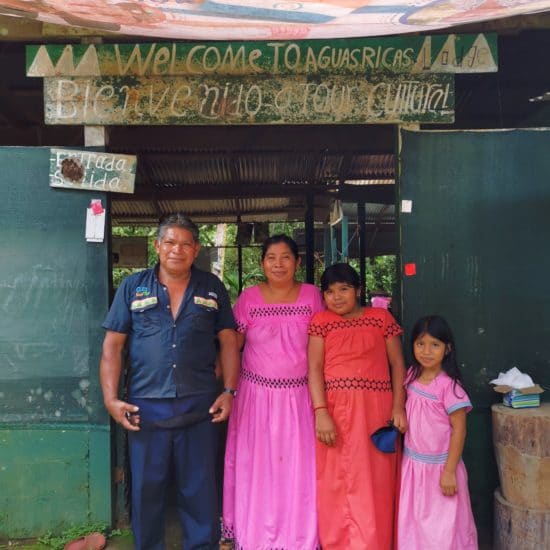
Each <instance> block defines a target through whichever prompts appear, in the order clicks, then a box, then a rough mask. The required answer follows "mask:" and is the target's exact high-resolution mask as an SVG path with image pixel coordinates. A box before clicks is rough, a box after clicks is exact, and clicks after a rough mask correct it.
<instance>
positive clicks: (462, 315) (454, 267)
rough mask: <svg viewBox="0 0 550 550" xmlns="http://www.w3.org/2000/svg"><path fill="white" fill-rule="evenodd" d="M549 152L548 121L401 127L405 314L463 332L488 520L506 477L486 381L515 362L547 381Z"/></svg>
mask: <svg viewBox="0 0 550 550" xmlns="http://www.w3.org/2000/svg"><path fill="white" fill-rule="evenodd" d="M548 151H550V131H537V130H507V131H478V132H473V131H472V132H468V131H465V132H447V131H433V132H432V131H430V132H427V131H425V132H408V131H404V132H402V151H401V167H400V168H401V174H402V176H401V178H400V182H399V200H400V201H401V200H412V201H413V204H412V212H411V213H410V214H406V213H401V214H400V216H399V223H400V231H401V236H400V238H401V259H402V263H403V264H406V263H414V264H416V275H415V276H410V277H407V276H405V275H403V282H402V292H403V304H404V308H403V321H404V325H405V327H406V328H407V329H409V330H410V328H411V327H412V324H413V323H414V322H415V321H416V319H417V318H418V317H420V316H422V315H426V314H429V313H440V314H442V315H444V316H445V317H446V318H447V319H448V320H449V322H450V324H451V326H452V328H453V331H454V333H455V338H456V341H457V351H458V357H459V361H460V363H461V366H462V370H463V373H464V376H465V379H466V384H467V387H468V390H469V392H470V395H471V397H472V399H473V402H474V405H475V410H474V412H472V413H471V414H469V415H468V417H469V418H468V430H469V432H468V438H467V443H466V448H465V452H464V460H465V462H466V465H467V467H468V473H469V477H470V488H471V495H472V503H473V507H474V514H475V516H476V520H477V522H478V524H479V525H480V526H481V527H482V528H485V529H487V528H490V526H491V524H492V513H493V490H494V488H495V487H496V486H497V485H498V474H497V470H496V465H495V461H494V456H493V447H492V435H491V415H490V406H491V404H492V403H495V402H497V401H499V397H498V395H497V394H496V393H495V392H494V391H493V390H492V387H491V386H490V385H489V380H491V379H493V378H496V376H497V375H498V373H499V371H505V370H508V369H509V368H511V367H513V366H517V367H518V368H519V369H520V370H522V371H524V372H527V373H529V374H530V375H531V376H532V377H533V378H534V380H535V381H536V382H539V383H540V384H543V385H545V386H546V387H548V385H549V384H550V368H549V364H550V293H549V292H548V273H549V271H550V255H549V254H548V253H547V251H548V235H549V234H550V218H549V217H548V212H549V208H550V186H549V185H548V175H549V174H550V155H549V154H548ZM407 337H408V334H407ZM407 346H408V342H407ZM543 395H544V394H543ZM546 398H548V395H546Z"/></svg>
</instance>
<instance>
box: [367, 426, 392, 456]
mask: <svg viewBox="0 0 550 550" xmlns="http://www.w3.org/2000/svg"><path fill="white" fill-rule="evenodd" d="M398 435H399V430H398V429H397V428H396V427H395V426H393V424H390V425H389V426H384V427H382V428H379V429H378V430H376V431H375V432H374V433H373V434H372V435H371V436H370V438H371V440H372V442H373V443H374V444H375V446H376V448H377V449H378V450H379V451H382V452H383V453H395V451H396V444H397V436H398Z"/></svg>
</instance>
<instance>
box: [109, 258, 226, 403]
mask: <svg viewBox="0 0 550 550" xmlns="http://www.w3.org/2000/svg"><path fill="white" fill-rule="evenodd" d="M103 328H105V329H108V330H112V331H115V332H121V333H124V334H127V335H128V340H127V346H128V351H129V362H130V370H129V373H130V381H129V388H128V397H130V398H132V397H141V398H170V397H186V396H190V395H200V394H204V393H212V392H213V391H215V389H216V377H215V374H214V361H215V358H216V346H215V336H216V334H217V333H218V332H219V331H220V330H223V329H227V328H229V329H234V328H235V320H234V318H233V313H232V311H231V303H230V301H229V295H228V294H227V291H226V289H225V287H224V286H223V284H222V282H221V281H220V280H219V279H218V278H217V277H216V276H215V275H213V274H212V273H207V272H205V271H201V270H199V269H197V268H195V267H193V268H192V270H191V278H190V280H189V285H188V287H187V289H186V291H185V295H184V297H183V300H182V303H181V306H180V310H179V312H178V314H177V316H176V319H175V320H174V318H173V316H172V312H171V311H170V299H169V295H168V290H167V289H166V287H164V286H163V285H162V284H161V283H160V282H159V280H158V265H157V266H156V267H154V268H151V269H146V270H144V271H140V272H139V273H135V274H133V275H130V276H129V277H127V278H126V279H124V281H123V282H122V284H121V285H120V287H119V288H118V290H117V292H116V294H115V298H114V300H113V303H112V305H111V309H110V310H109V313H108V314H107V317H106V319H105V321H104V323H103Z"/></svg>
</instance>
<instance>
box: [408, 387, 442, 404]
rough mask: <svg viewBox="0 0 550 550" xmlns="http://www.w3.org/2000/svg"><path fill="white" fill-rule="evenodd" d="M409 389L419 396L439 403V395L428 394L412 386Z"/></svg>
mask: <svg viewBox="0 0 550 550" xmlns="http://www.w3.org/2000/svg"><path fill="white" fill-rule="evenodd" d="M407 388H408V389H409V390H411V391H413V392H414V393H417V394H418V395H421V396H422V397H427V398H428V399H431V400H432V401H437V395H434V394H433V393H428V392H427V391H423V390H421V389H420V388H418V387H417V386H413V385H412V384H409V385H408V386H407Z"/></svg>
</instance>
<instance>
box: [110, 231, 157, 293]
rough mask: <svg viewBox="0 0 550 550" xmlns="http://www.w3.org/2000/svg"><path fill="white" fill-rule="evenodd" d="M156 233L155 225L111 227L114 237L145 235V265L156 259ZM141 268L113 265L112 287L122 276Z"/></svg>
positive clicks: (118, 282)
mask: <svg viewBox="0 0 550 550" xmlns="http://www.w3.org/2000/svg"><path fill="white" fill-rule="evenodd" d="M156 235H157V228H156V227H134V226H123V225H120V226H115V227H113V236H115V237H147V266H148V267H151V266H152V265H154V264H155V263H156V261H157V253H156V251H155V245H154V243H155V238H156ZM142 269H143V268H141V267H136V268H128V267H114V268H113V287H114V288H118V287H119V286H120V283H121V282H122V280H123V279H124V278H126V277H127V276H128V275H131V274H132V273H135V272H136V271H141V270H142Z"/></svg>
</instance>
